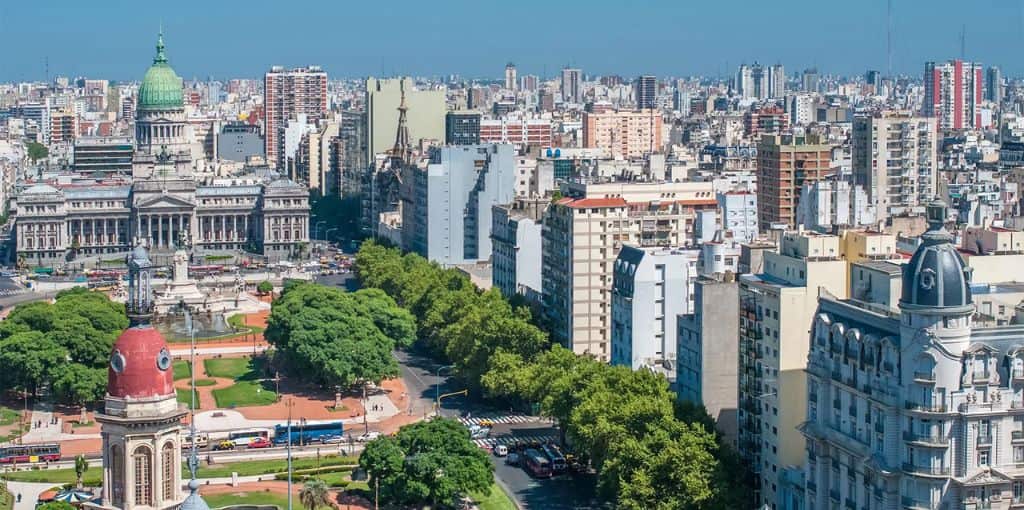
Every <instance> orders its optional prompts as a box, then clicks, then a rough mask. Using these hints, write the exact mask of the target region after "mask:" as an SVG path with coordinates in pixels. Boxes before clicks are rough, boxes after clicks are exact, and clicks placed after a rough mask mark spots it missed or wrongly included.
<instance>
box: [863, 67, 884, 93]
mask: <svg viewBox="0 0 1024 510" xmlns="http://www.w3.org/2000/svg"><path fill="white" fill-rule="evenodd" d="M864 84H865V85H867V86H868V87H870V88H871V91H872V92H873V93H875V94H878V93H880V92H881V91H882V73H880V72H878V71H874V70H868V71H867V72H866V73H864Z"/></svg>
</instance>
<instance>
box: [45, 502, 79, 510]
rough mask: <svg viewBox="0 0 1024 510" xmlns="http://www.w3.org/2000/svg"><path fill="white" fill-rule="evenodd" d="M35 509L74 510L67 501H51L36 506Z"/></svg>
mask: <svg viewBox="0 0 1024 510" xmlns="http://www.w3.org/2000/svg"><path fill="white" fill-rule="evenodd" d="M36 510H76V509H75V506H74V505H72V504H71V503H68V502H67V501H51V502H49V503H43V504H42V505H39V506H37V507H36Z"/></svg>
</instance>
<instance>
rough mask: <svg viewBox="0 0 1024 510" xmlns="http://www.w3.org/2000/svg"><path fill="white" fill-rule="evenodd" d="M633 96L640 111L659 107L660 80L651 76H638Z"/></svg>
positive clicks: (634, 84)
mask: <svg viewBox="0 0 1024 510" xmlns="http://www.w3.org/2000/svg"><path fill="white" fill-rule="evenodd" d="M633 95H634V96H635V97H636V108H637V109H638V110H643V109H648V108H657V107H658V79H657V78H656V77H654V76H650V75H642V76H638V77H637V79H636V82H634V83H633Z"/></svg>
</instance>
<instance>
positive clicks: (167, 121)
mask: <svg viewBox="0 0 1024 510" xmlns="http://www.w3.org/2000/svg"><path fill="white" fill-rule="evenodd" d="M135 144H136V145H135V156H134V158H133V164H132V176H133V177H135V178H148V177H151V176H154V175H159V176H166V174H170V175H172V176H186V175H190V174H191V173H192V172H193V170H194V168H193V164H192V154H191V140H190V128H189V126H188V123H187V122H186V118H185V101H184V91H183V84H182V80H181V78H180V77H178V75H177V74H176V73H175V72H174V69H172V68H171V65H170V64H169V63H168V61H167V54H166V50H165V48H164V36H163V33H161V34H160V35H159V37H158V38H157V42H156V56H155V57H153V65H151V66H150V67H149V69H148V70H147V71H146V75H145V76H144V77H143V78H142V84H140V85H139V92H138V98H137V102H136V105H135Z"/></svg>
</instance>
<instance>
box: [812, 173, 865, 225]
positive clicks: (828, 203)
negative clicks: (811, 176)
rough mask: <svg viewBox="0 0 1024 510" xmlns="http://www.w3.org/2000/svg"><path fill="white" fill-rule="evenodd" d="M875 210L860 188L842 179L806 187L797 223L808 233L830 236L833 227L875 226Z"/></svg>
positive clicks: (813, 183) (824, 181)
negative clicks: (828, 233) (822, 233)
mask: <svg viewBox="0 0 1024 510" xmlns="http://www.w3.org/2000/svg"><path fill="white" fill-rule="evenodd" d="M875 219H876V217H875V206H873V205H871V203H870V202H869V201H868V194H867V192H865V191H864V188H863V187H862V186H859V185H851V184H850V183H849V181H845V180H840V179H823V180H820V181H814V182H807V183H804V187H803V189H801V190H800V205H799V206H798V207H797V214H796V223H797V226H798V227H803V228H806V229H808V230H818V231H822V232H827V231H830V230H832V228H833V227H860V226H868V225H872V224H874V223H875Z"/></svg>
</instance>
